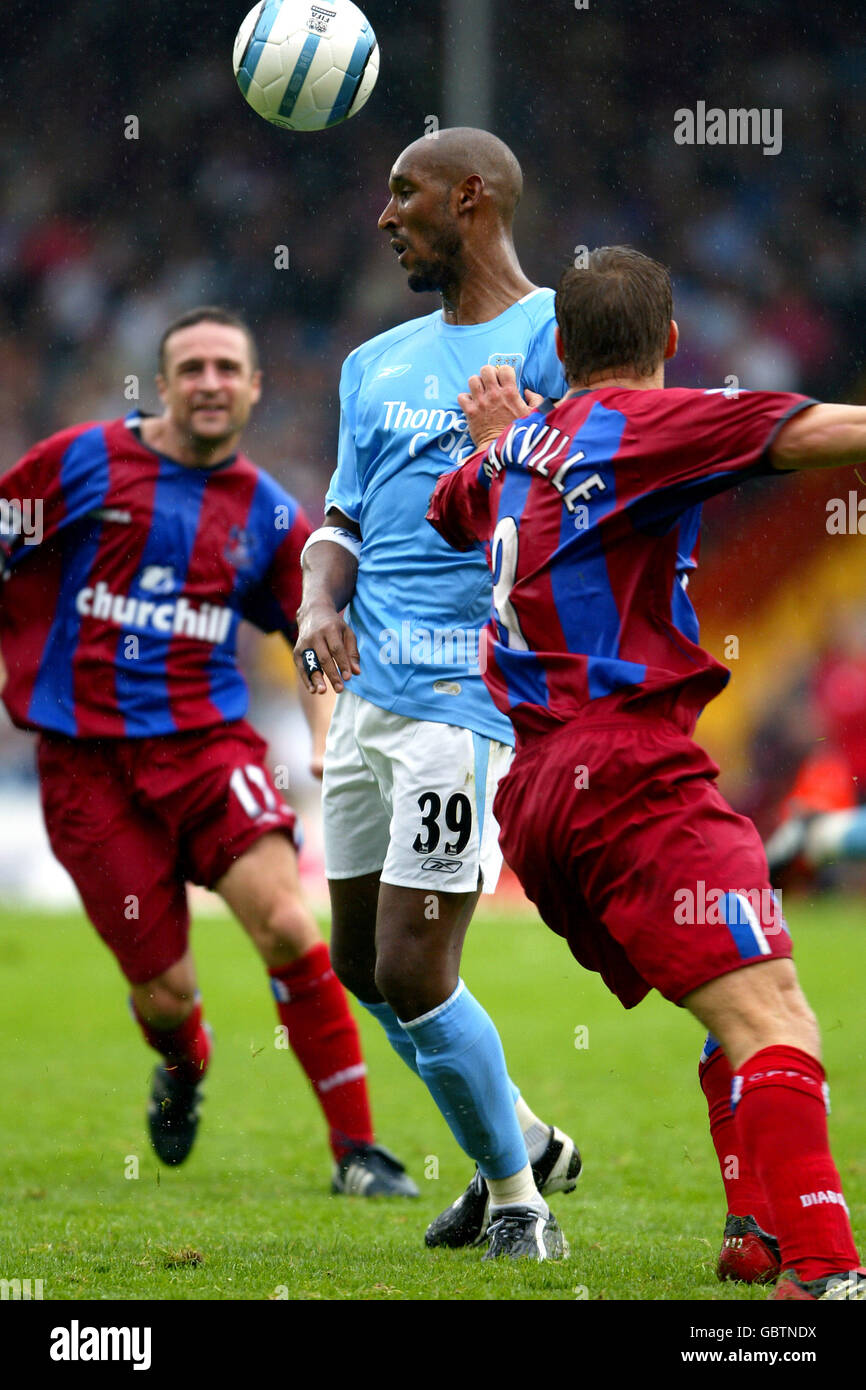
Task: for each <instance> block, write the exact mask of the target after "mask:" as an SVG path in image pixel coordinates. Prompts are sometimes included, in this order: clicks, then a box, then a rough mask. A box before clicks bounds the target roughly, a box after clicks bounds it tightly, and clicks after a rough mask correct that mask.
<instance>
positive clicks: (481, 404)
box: [457, 365, 544, 449]
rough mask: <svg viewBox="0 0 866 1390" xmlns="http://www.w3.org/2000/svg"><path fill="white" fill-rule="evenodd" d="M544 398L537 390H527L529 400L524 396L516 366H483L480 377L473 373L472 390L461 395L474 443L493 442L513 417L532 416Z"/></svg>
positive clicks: (460, 398)
mask: <svg viewBox="0 0 866 1390" xmlns="http://www.w3.org/2000/svg"><path fill="white" fill-rule="evenodd" d="M543 400H544V397H543V396H540V395H538V393H537V392H536V391H527V393H526V397H525V399H524V397H523V396H521V394H520V392H519V391H518V389H517V377H516V376H515V375H514V368H513V367H491V366H489V365H486V366H484V367H482V368H481V371H480V373H479V375H478V376H471V377H470V378H469V390H468V391H462V392H461V393H460V395H459V396H458V397H457V403H458V405H459V406H460V409H461V410H462V411H463V414H464V415H465V416H466V423H467V424H468V426H469V433H470V434H471V435H472V442H473V444H475V445H476V446H477V447H478V448H479V449H480V448H482V447H483V446H484V445H485V444H492V443H493V440H494V439H498V438H499V436H500V434H501V433H502V431H503V430H504V429H507V428H508V426H509V425H510V424H511V422H512V420H517V419H519V418H520V417H521V416H523V415H528V414H529V413H530V411H532V410H534V409H535V407H536V406H537V405H540V404H541V402H542V401H543Z"/></svg>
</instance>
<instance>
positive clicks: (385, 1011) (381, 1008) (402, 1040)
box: [358, 999, 421, 1076]
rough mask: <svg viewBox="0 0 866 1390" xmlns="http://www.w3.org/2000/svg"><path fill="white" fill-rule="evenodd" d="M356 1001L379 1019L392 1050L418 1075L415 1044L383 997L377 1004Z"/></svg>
mask: <svg viewBox="0 0 866 1390" xmlns="http://www.w3.org/2000/svg"><path fill="white" fill-rule="evenodd" d="M358 1003H359V1004H363V1006H364V1008H365V1009H366V1010H367V1013H368V1014H372V1015H373V1017H374V1018H377V1019H378V1020H379V1022H380V1023H381V1025H382V1027H383V1028H384V1030H385V1037H386V1038H387V1039H388V1041H389V1043H390V1044H391V1046H392V1047H393V1049H394V1051H395V1052H396V1053H397V1055H398V1056H399V1057H402V1058H403V1061H404V1062H405V1063H406V1066H407V1067H410V1068H411V1069H412V1071H414V1073H415V1075H416V1076H420V1075H421V1073H420V1072H419V1070H418V1062H417V1059H416V1057H415V1044H414V1042H413V1041H412V1039H411V1037H410V1036H409V1034H408V1033H407V1032H406V1031H405V1029H404V1027H403V1025H402V1023H401V1022H400V1020H399V1018H398V1017H397V1015H396V1014H395V1012H394V1010H393V1009H392V1008H391V1005H390V1004H389V1003H388V1002H387V1001H386V1000H385V999H383V1000H382V1001H381V1003H379V1004H368V1003H366V1001H365V1000H363V999H359V1000H358Z"/></svg>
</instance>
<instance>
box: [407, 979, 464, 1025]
mask: <svg viewBox="0 0 866 1390" xmlns="http://www.w3.org/2000/svg"><path fill="white" fill-rule="evenodd" d="M465 988H466V986H465V985H464V983H463V981H462V980H458V981H457V988H456V989H455V991H454V993H453V994H449V996H448V998H447V999H443V1001H442V1003H441V1004H437V1005H436V1008H435V1009H430V1010H429V1012H427V1013H426V1014H419V1015H418V1017H417V1018H413V1019H410V1020H409V1022H408V1023H403V1022H402V1021H401V1020H400V1019H398V1020H397V1021H398V1023H399V1024H400V1027H401V1028H405V1029H406V1032H407V1033H410V1032H411V1031H412V1029H413V1028H417V1027H418V1026H419V1025H420V1024H422V1023H429V1022H430V1020H431V1018H438V1016H439V1014H441V1013H442V1012H443V1011H444V1010H445V1009H447V1008H448V1005H449V1004H453V1003H454V1000H455V999H459V997H460V995H461V994H462V993H463V991H464V989H465Z"/></svg>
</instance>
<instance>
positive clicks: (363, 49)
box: [232, 0, 379, 130]
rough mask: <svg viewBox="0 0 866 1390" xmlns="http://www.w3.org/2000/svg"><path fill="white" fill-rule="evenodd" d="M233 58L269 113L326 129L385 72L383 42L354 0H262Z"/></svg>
mask: <svg viewBox="0 0 866 1390" xmlns="http://www.w3.org/2000/svg"><path fill="white" fill-rule="evenodd" d="M232 66H233V67H234V70H235V77H236V78H237V80H238V86H239V87H240V89H241V91H242V92H243V94H244V96H245V97H246V99H247V101H248V102H249V104H250V106H251V107H252V108H253V110H254V111H257V112H258V114H259V115H260V116H263V117H264V118H265V120H266V121H270V122H271V124H272V125H278V126H283V127H284V128H285V129H286V130H324V129H325V128H326V127H327V126H332V125H339V123H340V121H345V120H348V118H349V116H354V115H356V114H357V113H358V112H359V111H360V109H361V107H362V106H363V105H364V102H365V101H366V100H367V98H368V97H369V95H370V93H371V92H372V90H373V88H374V87H375V85H376V78H377V77H378V76H379V45H378V44H377V42H376V35H375V34H374V33H373V30H372V28H371V27H370V23H369V21H368V20H367V19H366V18H365V16H364V15H363V14H362V13H361V11H360V10H359V9H358V7H357V5H353V4H352V0H261V3H260V4H258V5H256V6H255V7H254V8H253V9H251V10H250V12H249V14H248V15H247V17H246V19H245V20H244V22H243V24H242V25H241V27H240V29H239V30H238V35H237V38H236V39H235V46H234V53H233V54H232Z"/></svg>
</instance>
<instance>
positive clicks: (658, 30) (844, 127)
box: [0, 0, 866, 900]
mask: <svg viewBox="0 0 866 1390" xmlns="http://www.w3.org/2000/svg"><path fill="white" fill-rule="evenodd" d="M365 8H366V11H367V13H368V15H369V17H370V19H371V21H372V23H373V26H374V28H375V29H376V31H377V34H378V35H379V38H380V41H381V43H382V45H383V51H382V69H381V76H380V79H379V83H378V86H377V89H376V91H375V92H374V94H373V97H372V99H371V101H370V103H369V105H368V107H367V108H366V109H365V111H364V113H363V114H362V116H361V117H360V118H358V119H357V120H354V121H352V122H350V123H348V124H347V125H344V126H341V127H338V128H337V129H335V130H332V131H329V132H325V133H323V134H321V135H311V136H291V135H288V134H286V133H283V132H280V131H277V130H272V129H270V128H269V127H267V126H266V125H265V124H264V123H263V122H261V121H260V120H259V119H258V118H257V117H255V116H254V115H253V113H252V112H251V111H249V110H248V109H247V107H246V106H245V104H244V103H243V101H242V100H241V98H240V95H239V93H238V92H237V89H236V87H235V84H234V79H233V77H232V73H231V69H230V65H229V55H230V52H231V42H232V38H233V35H234V32H235V29H236V27H237V24H238V23H239V20H240V18H241V17H242V15H243V13H244V12H245V9H246V4H245V3H244V0H241V2H240V3H239V4H235V5H220V6H215V5H214V4H213V3H207V0H185V3H184V4H183V5H178V4H177V3H176V0H173V2H172V3H168V0H139V2H138V3H137V4H136V6H135V8H134V11H132V10H131V9H130V7H128V6H126V5H123V4H120V3H115V2H114V0H110V3H109V2H108V0H78V2H77V3H65V4H63V3H55V4H54V5H53V6H52V7H51V9H50V12H49V13H46V12H45V11H44V9H42V8H41V7H37V6H35V5H33V4H26V3H25V4H21V3H17V0H7V4H6V5H5V6H4V15H5V17H6V19H7V25H6V26H5V28H6V37H5V39H4V54H3V71H2V95H3V100H2V110H0V130H2V138H0V170H2V175H0V177H2V203H0V472H2V471H3V470H4V469H5V467H7V466H8V465H10V464H11V463H13V462H14V461H15V460H16V459H17V458H18V457H19V456H20V455H21V454H22V453H23V452H24V451H25V449H26V448H27V447H28V446H29V444H30V443H31V442H32V441H33V440H34V439H36V438H39V437H42V436H44V435H46V434H48V433H50V432H51V431H52V430H55V429H57V428H60V427H62V426H64V425H67V424H70V423H72V422H74V421H78V420H84V419H88V418H99V417H105V416H113V415H117V414H120V413H122V412H123V411H125V410H126V409H127V408H129V401H128V400H125V399H124V385H125V381H126V379H127V378H128V377H130V376H132V375H134V376H137V377H138V378H139V380H140V382H141V398H140V403H141V405H142V406H143V407H144V408H145V409H148V408H150V409H154V408H155V407H156V404H157V402H156V396H155V392H154V390H153V387H152V377H153V370H154V361H153V359H154V349H155V345H156V342H157V339H158V336H159V333H160V330H161V328H162V327H163V326H164V324H165V322H166V321H167V320H168V319H169V318H171V317H172V316H173V315H175V314H176V313H178V312H180V311H182V310H184V309H186V308H188V307H190V306H192V305H195V304H198V303H201V302H222V303H226V304H228V305H231V306H234V307H237V308H239V309H240V310H242V311H243V312H244V313H245V314H246V315H247V316H248V318H249V320H250V322H251V324H252V325H253V328H254V330H255V332H256V334H257V337H258V339H259V342H260V347H261V352H262V358H263V364H264V368H265V396H264V400H263V402H262V405H261V406H260V407H259V409H258V411H257V413H256V415H255V417H254V422H253V425H252V427H251V429H250V430H249V433H248V436H247V438H246V441H245V443H246V448H247V451H248V452H249V453H250V454H251V456H252V457H253V458H254V459H255V460H256V461H257V462H259V463H260V464H262V465H263V466H265V467H266V468H268V469H270V470H271V471H272V472H273V473H274V474H275V475H277V476H278V477H279V478H280V479H281V480H282V481H283V482H284V483H286V484H287V485H288V486H289V488H290V489H291V490H292V491H293V492H294V493H296V495H298V496H299V497H300V499H301V501H302V502H303V504H304V506H305V507H306V508H307V510H308V512H309V514H310V516H311V518H312V519H313V520H316V519H317V518H318V517H319V516H320V515H321V504H322V499H323V495H324V491H325V487H326V484H327V480H328V477H329V475H330V472H331V469H332V466H333V461H334V450H335V441H336V428H337V382H338V375H339V363H340V361H341V359H342V357H343V356H344V355H345V353H346V352H347V351H348V350H349V349H351V348H352V347H353V346H354V345H356V344H357V343H358V342H360V341H361V340H363V339H364V338H366V337H368V336H370V335H371V334H373V333H375V332H377V331H379V330H381V329H383V328H386V327H388V326H390V325H391V324H393V323H396V322H399V321H401V320H402V319H405V318H407V317H409V316H412V315H413V314H421V313H425V312H428V311H429V310H430V309H431V308H432V307H434V302H435V301H434V300H433V299H432V298H431V297H418V296H414V297H413V296H410V295H409V293H408V292H407V290H406V286H405V283H404V276H403V273H402V272H401V271H400V269H399V267H397V266H396V265H395V264H394V260H393V256H392V253H391V252H390V250H389V248H388V245H387V240H386V238H385V237H383V236H382V234H381V233H379V232H378V231H377V229H376V219H377V217H378V214H379V212H380V211H381V208H382V206H383V205H384V202H385V199H386V181H387V173H388V167H389V164H390V162H391V160H392V159H393V158H394V157H395V156H396V154H397V153H398V152H399V150H400V149H401V148H403V146H404V145H405V144H407V143H408V142H409V141H410V140H411V139H413V138H416V137H417V136H418V135H421V134H422V133H423V132H424V129H425V119H426V118H427V117H428V116H430V115H435V116H436V117H437V118H438V119H439V121H440V122H441V124H443V125H445V124H449V123H453V117H452V116H451V114H450V113H449V111H448V110H446V109H444V106H443V98H442V82H443V66H444V63H443V55H444V54H445V53H446V52H447V51H448V44H449V38H451V37H452V35H451V33H450V29H449V19H448V13H447V7H446V6H445V5H444V4H443V5H440V4H436V3H431V4H426V5H424V6H421V5H418V4H415V5H409V6H407V5H405V4H398V3H396V0H369V2H368V4H367V5H366V6H365ZM484 12H487V13H488V14H489V15H490V16H491V18H492V40H491V42H492V48H491V56H492V59H493V63H492V79H493V80H492V94H491V103H492V105H491V112H492V114H491V120H490V126H491V128H492V129H493V130H495V131H496V132H497V133H498V134H499V135H501V136H502V137H503V138H504V139H506V140H507V141H508V142H509V143H510V144H511V145H512V146H513V148H514V149H515V151H516V153H517V154H518V156H519V158H520V159H521V162H522V164H523V167H524V172H525V176H526V193H525V197H524V200H523V204H522V207H521V209H520V212H519V215H518V223H517V244H518V248H519V251H520V255H521V259H522V262H523V265H524V267H525V269H526V270H527V272H528V273H529V274H530V275H531V277H532V278H534V279H535V280H536V282H538V283H541V284H544V283H555V280H556V278H557V276H558V274H559V272H560V270H561V268H562V267H563V266H564V264H565V263H566V262H567V261H569V260H570V259H571V257H572V255H573V248H574V247H575V246H577V245H588V246H593V245H597V244H601V243H605V242H607V243H611V242H628V243H632V244H634V245H637V246H639V247H640V248H642V249H644V250H646V251H648V252H649V253H651V254H653V255H655V256H657V257H659V258H661V259H663V260H665V261H666V262H667V263H668V264H670V265H671V266H672V268H673V270H674V283H675V299H676V315H677V318H678V320H679V323H680V327H681V331H682V349H681V352H680V355H679V357H678V358H677V360H676V362H675V363H674V364H673V368H672V370H671V372H670V377H669V380H670V381H671V382H672V383H674V384H680V385H717V386H721V385H724V384H725V382H726V379H729V378H730V377H731V376H734V377H736V379H737V381H738V382H739V384H740V385H741V386H743V387H752V388H755V387H762V386H772V387H778V388H785V389H796V390H803V391H806V392H809V393H814V394H815V395H817V396H819V397H822V398H825V399H842V400H860V399H862V398H863V393H864V376H863V373H864V360H863V348H862V332H861V325H862V322H863V319H864V311H866V216H864V214H866V172H864V165H863V160H862V152H863V138H862V129H863V125H864V116H866V95H864V82H863V76H864V72H866V41H864V39H863V38H862V37H861V35H860V28H861V26H860V25H858V24H857V22H856V20H857V17H858V11H857V7H856V6H853V5H849V4H834V5H832V6H830V7H823V8H820V9H819V8H818V7H815V6H814V5H812V4H811V3H805V2H804V0H786V2H785V3H770V0H756V3H747V0H741V3H727V4H724V5H720V6H714V7H713V8H712V10H711V11H708V12H706V13H705V12H703V10H702V9H701V8H700V7H692V6H690V5H687V4H685V3H672V4H666V5H643V6H639V7H635V6H634V5H633V4H625V3H621V0H605V2H604V3H601V0H599V2H598V3H596V0H589V5H588V8H587V9H585V10H578V9H576V7H575V6H574V5H572V4H571V3H570V0H556V3H553V0H540V2H539V3H535V4H533V5H532V6H531V7H530V6H514V7H506V8H502V7H498V8H497V9H496V11H495V12H494V11H493V9H492V7H491V6H485V5H479V6H478V7H476V9H475V10H474V11H473V13H474V14H476V15H477V16H478V17H479V25H480V16H481V15H482V14H483V13H484ZM472 42H473V43H475V44H479V45H480V44H481V42H482V40H481V29H480V27H479V29H478V30H477V32H473V33H472ZM481 66H482V65H479V70H480V69H481ZM472 95H473V84H472V72H471V67H470V70H469V81H468V83H467V84H466V90H464V92H463V99H464V100H470V101H471V98H472ZM698 100H703V101H705V102H706V103H707V105H708V106H713V105H718V106H722V107H724V108H727V107H729V106H738V107H750V106H757V107H770V108H776V107H778V108H781V110H782V114H783V145H782V151H781V153H780V154H778V155H777V156H767V155H764V154H763V153H762V152H761V150H760V148H755V147H737V146H715V147H703V148H701V147H686V146H681V145H677V144H675V142H674V139H673V129H674V112H675V111H676V110H677V109H678V108H680V107H684V106H685V107H692V108H694V105H695V103H696V102H697V101H698ZM129 115H135V116H136V117H137V118H138V122H139V132H138V138H137V139H126V138H124V129H125V118H126V117H127V116H129ZM278 246H285V247H287V248H288V252H289V267H288V269H285V270H278V269H276V268H275V248H276V247H278ZM849 488H857V481H856V479H855V478H854V477H853V475H851V476H850V478H849V477H848V476H847V475H846V477H845V478H844V480H843V481H841V482H840V475H834V476H832V477H830V476H826V477H824V476H815V477H810V478H799V479H795V480H794V481H789V482H787V483H775V482H767V483H765V484H759V485H753V486H751V487H749V488H747V489H741V490H739V491H738V492H736V493H733V494H730V495H728V496H726V497H725V498H723V499H720V500H719V501H717V502H715V503H713V504H712V505H711V506H709V507H708V508H707V509H706V525H705V534H704V542H703V547H704V548H703V555H702V566H701V571H700V572H699V576H698V577H697V578H696V580H695V581H694V584H693V589H692V592H693V595H694V597H695V600H696V604H697V607H698V611H699V614H700V615H701V617H702V620H703V632H704V636H705V639H706V640H707V642H708V644H709V645H710V646H711V648H712V649H713V650H714V651H715V652H716V654H717V655H719V656H720V657H722V658H723V659H724V657H725V654H726V644H727V651H728V653H729V654H730V651H731V644H730V641H729V639H730V638H731V637H734V638H736V641H737V643H738V652H739V654H738V656H737V657H736V658H735V659H734V660H732V661H729V662H728V664H729V665H730V666H731V667H732V669H733V672H734V680H733V682H732V685H731V687H730V688H729V690H728V691H727V692H726V693H725V695H724V696H723V697H722V698H721V699H720V700H719V701H717V702H716V705H715V706H714V707H713V708H711V709H710V711H708V713H707V715H706V716H705V717H704V719H703V720H702V723H701V737H702V738H703V740H704V741H705V742H706V744H707V745H708V746H709V747H710V749H711V751H713V752H714V753H715V754H716V755H717V756H718V757H719V758H720V759H722V760H723V761H724V762H725V765H726V772H725V786H726V789H727V791H728V793H729V795H730V796H731V797H732V798H733V800H734V801H735V803H736V804H737V805H738V806H739V807H741V808H743V809H746V810H749V811H751V812H752V813H753V814H755V815H756V818H757V819H758V822H759V824H760V825H761V827H762V828H763V829H766V828H768V826H769V825H770V824H771V823H772V820H773V816H774V814H775V810H776V807H777V806H778V803H779V799H780V797H781V796H782V795H783V794H784V791H785V790H786V788H787V785H788V784H789V782H790V779H791V776H792V775H793V771H794V768H795V767H796V764H797V761H798V759H799V758H800V757H801V756H802V754H803V753H804V752H805V751H808V750H809V749H810V748H811V747H813V746H815V744H816V742H817V741H820V740H821V739H822V738H824V736H825V734H826V729H825V728H824V726H823V724H822V713H821V707H820V702H819V703H818V706H816V702H815V699H814V698H813V692H814V689H815V685H816V680H819V678H821V673H824V675H826V673H827V672H828V671H829V672H830V676H831V677H832V676H833V675H834V673H835V675H836V677H837V679H836V684H837V686H838V684H839V677H838V672H839V670H840V669H841V670H842V677H841V681H842V688H841V693H840V698H841V700H842V702H843V703H845V702H846V701H847V706H848V713H849V716H851V719H855V718H856V720H857V721H859V723H860V724H861V725H862V724H864V723H866V721H863V719H862V715H863V713H864V712H866V693H864V688H866V636H864V621H863V614H864V613H866V570H864V567H863V565H862V560H861V561H860V562H859V563H858V561H857V551H856V547H857V545H858V540H857V538H856V537H851V536H848V537H846V536H830V535H829V534H828V532H827V528H826V503H827V499H828V498H831V497H835V496H839V495H841V496H847V491H848V489H849ZM864 495H866V489H864ZM842 652H844V660H843V661H841V662H840V659H839V657H840V653H842ZM244 658H245V661H246V663H247V666H248V668H249V670H250V674H251V680H252V685H253V694H254V706H253V708H254V716H255V717H256V719H257V720H258V722H260V723H261V724H262V726H263V727H264V728H265V729H266V731H267V733H268V734H269V736H270V738H271V741H272V751H273V756H274V758H275V760H277V761H281V762H288V763H289V764H290V767H291V774H290V775H291V777H292V779H293V786H294V788H295V791H294V793H293V795H295V796H297V798H298V799H299V800H301V801H302V802H303V803H304V805H305V807H306V809H307V814H308V818H309V819H310V820H311V823H312V825H313V833H312V835H311V837H310V839H311V845H312V854H311V856H309V857H308V860H307V866H308V874H310V875H311V876H312V878H313V879H315V878H316V877H317V876H318V872H319V865H318V860H317V856H316V852H315V846H316V842H317V839H316V834H315V799H316V798H315V789H314V788H313V787H312V785H311V784H309V782H305V777H304V764H305V756H306V755H305V744H304V739H305V735H304V731H303V726H302V725H301V723H300V721H299V717H298V714H297V709H296V707H295V704H294V697H293V695H292V693H291V689H290V685H291V681H292V675H291V668H290V664H289V662H288V660H287V658H286V655H285V652H284V649H283V648H282V646H281V645H280V643H279V642H261V641H258V640H255V639H254V638H253V637H252V636H251V635H250V636H249V637H248V638H247V639H245V649H244ZM287 683H288V684H287ZM824 683H825V685H826V680H825V682H824ZM837 693H839V692H838V691H837ZM852 711H853V714H852ZM849 722H851V720H849ZM39 827H40V820H39V813H38V805H37V797H36V787H35V781H34V777H33V747H32V740H31V739H30V738H29V737H28V736H26V735H22V734H19V733H17V732H16V731H15V730H12V729H11V728H9V727H8V725H7V724H6V723H5V722H0V898H5V899H7V900H9V899H11V898H13V897H15V896H17V895H24V896H26V897H36V898H37V899H41V900H52V899H54V898H57V899H62V898H64V897H65V896H66V895H67V892H68V890H67V888H66V885H65V879H64V875H63V874H62V871H61V870H59V868H56V867H54V866H53V865H52V863H51V861H50V859H49V857H48V856H47V852H46V851H45V850H44V846H43V842H42V839H41V832H40V828H39Z"/></svg>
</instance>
